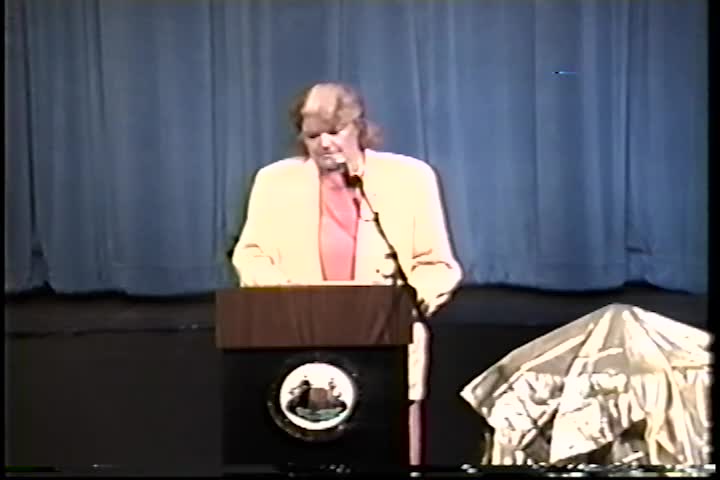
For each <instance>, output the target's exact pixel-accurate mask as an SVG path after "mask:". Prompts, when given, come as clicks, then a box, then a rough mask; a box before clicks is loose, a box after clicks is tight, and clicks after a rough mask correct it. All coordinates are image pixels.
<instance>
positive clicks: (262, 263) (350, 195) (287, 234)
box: [232, 83, 462, 464]
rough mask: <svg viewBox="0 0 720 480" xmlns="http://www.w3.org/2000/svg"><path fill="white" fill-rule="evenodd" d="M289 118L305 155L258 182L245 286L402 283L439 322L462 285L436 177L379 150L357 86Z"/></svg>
mask: <svg viewBox="0 0 720 480" xmlns="http://www.w3.org/2000/svg"><path fill="white" fill-rule="evenodd" d="M290 116H291V120H292V124H293V127H294V129H295V131H296V133H297V147H298V154H297V155H296V156H294V157H290V158H285V159H282V160H279V161H276V162H274V163H272V164H270V165H267V166H265V167H263V168H261V169H260V170H259V171H258V172H257V173H256V175H255V178H254V182H253V186H252V189H251V192H250V199H249V204H248V210H247V213H246V220H245V224H244V226H243V228H242V231H241V233H240V237H239V240H238V242H237V244H236V245H235V247H234V249H233V253H232V263H233V265H234V266H235V268H236V270H237V273H238V277H239V280H240V285H241V286H276V285H293V284H294V285H318V284H325V283H347V282H349V283H354V284H361V285H362V284H364V285H375V284H390V283H392V282H398V283H404V284H407V285H408V286H410V287H412V289H413V290H414V293H415V297H416V299H417V310H418V312H417V314H418V316H419V317H422V319H424V318H428V317H430V316H432V315H433V313H435V312H436V311H437V309H438V308H439V307H440V306H442V305H443V304H445V303H446V302H447V301H448V300H449V299H450V297H451V295H452V293H453V292H454V290H455V289H456V288H457V286H458V285H459V283H460V281H461V278H462V270H461V267H460V265H459V263H458V261H457V260H456V258H455V255H454V253H453V250H452V247H451V242H450V239H449V234H448V231H447V227H446V220H445V214H444V207H443V204H442V199H441V197H440V191H439V186H438V180H437V176H436V174H435V172H434V170H433V169H432V168H431V166H430V165H429V164H427V163H425V162H423V161H422V160H419V159H416V158H413V157H410V156H407V155H401V154H396V153H391V152H385V151H381V150H378V148H379V146H380V134H379V129H378V128H377V127H376V126H375V125H374V124H373V123H371V122H370V121H369V120H368V119H367V118H366V112H365V107H364V102H363V100H362V98H361V97H360V95H359V94H358V93H357V92H356V91H355V90H354V89H352V88H351V87H349V86H348V85H344V84H337V83H321V84H317V85H314V86H312V87H310V88H308V89H306V90H305V91H303V92H302V93H301V94H300V96H299V98H298V100H297V101H296V102H295V103H294V104H293V106H292V107H291V110H290ZM418 320H421V318H418ZM428 335H429V332H428V329H427V327H426V326H425V324H424V323H422V322H421V321H418V322H415V324H414V325H413V337H412V343H411V344H410V346H409V361H408V377H409V385H408V398H409V400H410V401H411V406H410V457H411V458H410V462H411V463H412V464H418V463H419V462H420V451H421V449H420V438H421V437H420V421H419V419H420V410H419V402H420V401H422V400H423V399H424V398H425V395H426V392H425V390H426V382H427V361H428V343H429V339H428Z"/></svg>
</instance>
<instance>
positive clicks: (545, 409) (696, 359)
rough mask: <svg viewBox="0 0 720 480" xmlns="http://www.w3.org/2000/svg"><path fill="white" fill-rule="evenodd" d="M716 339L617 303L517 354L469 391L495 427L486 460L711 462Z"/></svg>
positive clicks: (477, 380)
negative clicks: (711, 349)
mask: <svg viewBox="0 0 720 480" xmlns="http://www.w3.org/2000/svg"><path fill="white" fill-rule="evenodd" d="M711 340H712V338H711V335H710V334H708V333H707V332H705V331H703V330H700V329H697V328H694V327H691V326H688V325H685V324H682V323H679V322H677V321H674V320H671V319H669V318H666V317H663V316H661V315H658V314H656V313H653V312H649V311H646V310H643V309H640V308H638V307H634V306H629V305H621V304H611V305H608V306H606V307H604V308H601V309H599V310H597V311H594V312H592V313H590V314H588V315H586V316H584V317H582V318H580V319H578V320H575V321H573V322H571V323H569V324H568V325H565V326H563V327H560V328H558V329H556V330H554V331H552V332H550V333H548V334H546V335H544V336H542V337H539V338H537V339H536V340H533V341H532V342H530V343H528V344H526V345H524V346H522V347H520V348H518V349H516V350H514V351H513V352H511V353H510V354H508V355H507V356H505V357H504V358H503V359H502V360H500V361H499V362H498V363H497V364H495V365H493V366H492V367H491V368H489V369H488V370H486V371H485V372H483V373H482V374H481V375H479V376H478V377H476V378H475V379H473V380H472V381H471V382H470V383H469V384H467V386H466V387H465V388H464V389H463V390H462V391H461V393H460V395H461V397H462V398H463V399H465V400H466V401H467V402H469V403H470V405H471V406H472V407H473V408H474V409H475V410H476V411H477V412H478V413H479V414H480V415H482V416H483V417H484V418H485V420H486V421H487V423H488V424H489V425H490V426H491V427H492V428H493V430H492V432H491V434H490V437H489V439H488V440H489V442H488V443H489V445H488V449H487V451H486V455H485V460H484V463H490V464H495V465H532V464H538V463H546V464H551V465H566V464H569V463H575V464H576V463H581V462H587V463H597V464H609V463H635V464H640V465H649V464H652V465H702V464H707V463H709V461H710V445H711V441H710V412H709V409H710V405H711V402H710V398H709V392H710V384H711V380H712V379H711V377H712V373H711V362H712V358H711V352H710V343H711Z"/></svg>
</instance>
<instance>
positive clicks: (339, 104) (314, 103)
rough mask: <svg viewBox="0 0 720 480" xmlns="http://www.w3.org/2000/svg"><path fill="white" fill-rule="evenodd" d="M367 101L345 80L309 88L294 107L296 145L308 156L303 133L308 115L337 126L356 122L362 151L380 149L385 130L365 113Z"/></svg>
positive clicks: (291, 110) (292, 110)
mask: <svg viewBox="0 0 720 480" xmlns="http://www.w3.org/2000/svg"><path fill="white" fill-rule="evenodd" d="M365 113H366V111H365V103H364V101H363V99H362V97H361V96H360V94H359V93H358V92H357V91H356V90H355V89H353V88H352V87H351V86H349V85H347V84H344V83H318V84H315V85H312V86H310V87H308V88H305V89H304V90H303V91H302V92H300V94H299V95H298V96H297V97H296V99H295V100H294V101H293V103H292V106H291V107H290V121H291V122H292V125H293V127H294V129H295V146H296V149H297V150H298V152H299V153H300V154H302V155H307V149H306V148H305V142H304V141H303V139H302V137H301V136H300V134H301V133H302V126H303V121H304V119H305V117H306V116H310V115H312V116H317V117H320V118H322V119H323V121H324V122H326V123H328V124H330V125H333V126H335V127H337V126H340V125H346V124H347V123H350V122H354V123H355V125H356V126H357V128H358V142H359V144H360V145H359V146H360V149H361V150H365V149H366V148H372V149H375V148H378V147H379V146H380V145H381V144H382V132H381V130H380V128H379V127H378V126H377V125H375V124H374V123H373V122H370V121H369V120H368V119H367V118H366V116H365Z"/></svg>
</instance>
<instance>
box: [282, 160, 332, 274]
mask: <svg viewBox="0 0 720 480" xmlns="http://www.w3.org/2000/svg"><path fill="white" fill-rule="evenodd" d="M298 171H299V175H298V176H299V177H300V178H297V177H295V176H293V177H295V178H292V180H291V181H292V182H293V183H294V186H293V187H294V190H296V191H297V195H295V196H294V198H293V200H294V202H293V203H294V205H288V211H289V212H290V215H291V217H290V218H288V220H289V222H290V223H291V224H293V225H296V228H294V229H292V230H291V231H290V232H289V238H287V239H285V241H286V242H289V243H290V244H291V245H292V244H295V245H294V247H293V249H295V248H296V249H297V250H296V251H297V252H298V253H299V254H296V255H293V257H294V258H295V259H296V261H297V262H298V263H297V267H296V268H293V269H292V272H288V273H289V274H290V276H291V279H292V281H293V282H296V283H308V284H316V283H320V282H321V281H322V278H323V277H322V269H321V266H320V250H319V249H320V244H319V238H318V235H319V231H320V181H319V179H318V169H317V165H315V162H314V161H312V160H309V159H308V160H305V162H304V163H303V164H302V165H301V166H300V168H299V169H298Z"/></svg>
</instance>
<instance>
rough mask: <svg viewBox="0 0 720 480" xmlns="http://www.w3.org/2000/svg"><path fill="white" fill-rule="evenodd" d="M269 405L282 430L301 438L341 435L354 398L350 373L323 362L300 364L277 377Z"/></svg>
mask: <svg viewBox="0 0 720 480" xmlns="http://www.w3.org/2000/svg"><path fill="white" fill-rule="evenodd" d="M278 385H279V387H278V388H275V389H273V393H272V394H271V395H273V396H274V397H275V398H271V399H270V401H269V406H270V410H271V413H272V414H273V418H274V419H275V421H276V423H278V425H280V427H282V428H283V429H284V430H285V431H286V432H288V433H290V434H291V435H293V436H295V437H298V438H301V439H303V440H309V441H317V440H331V439H333V438H336V437H337V436H339V435H340V434H342V433H343V432H344V431H345V429H346V428H347V425H348V420H349V418H350V417H351V416H352V413H353V409H354V407H355V403H356V401H357V389H356V385H355V382H354V381H353V379H352V375H351V374H349V373H348V372H346V371H345V370H344V369H342V368H340V367H339V366H337V365H333V364H332V363H329V362H323V361H311V362H307V363H303V364H301V365H299V366H297V367H295V368H294V369H292V370H291V371H290V372H289V373H288V374H287V375H286V376H285V377H284V378H282V379H280V381H279V383H278Z"/></svg>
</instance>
